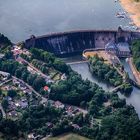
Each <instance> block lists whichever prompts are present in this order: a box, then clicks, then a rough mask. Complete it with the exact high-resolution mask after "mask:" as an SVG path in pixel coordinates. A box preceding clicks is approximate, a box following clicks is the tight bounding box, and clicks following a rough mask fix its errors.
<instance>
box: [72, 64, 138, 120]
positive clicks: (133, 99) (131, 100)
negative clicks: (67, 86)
mask: <svg viewBox="0 0 140 140" xmlns="http://www.w3.org/2000/svg"><path fill="white" fill-rule="evenodd" d="M123 64H124V68H125V70H126V71H127V72H128V73H129V75H131V70H130V67H129V65H128V63H127V62H126V61H123ZM70 66H71V68H72V69H73V70H74V71H76V72H78V73H79V74H81V76H82V78H83V79H88V80H90V81H91V82H93V83H97V84H98V85H99V86H100V87H102V88H103V89H104V90H105V91H110V90H111V89H112V87H110V86H108V85H106V84H105V83H104V82H101V81H99V80H98V79H97V78H95V77H93V76H92V75H91V73H90V71H89V68H88V64H87V63H81V64H73V65H70ZM131 77H132V75H131ZM118 95H119V97H120V98H125V99H126V102H127V104H131V105H133V106H134V107H135V110H136V112H137V114H138V116H139V118H140V90H139V89H137V88H135V87H134V89H133V92H132V94H131V95H130V96H129V97H125V96H124V95H122V94H121V93H118Z"/></svg>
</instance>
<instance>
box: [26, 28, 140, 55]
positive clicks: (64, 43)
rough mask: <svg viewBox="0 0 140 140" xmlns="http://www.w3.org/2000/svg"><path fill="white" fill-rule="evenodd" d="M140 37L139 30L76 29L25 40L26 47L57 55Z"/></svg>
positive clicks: (75, 52) (102, 46)
mask: <svg viewBox="0 0 140 140" xmlns="http://www.w3.org/2000/svg"><path fill="white" fill-rule="evenodd" d="M137 38H140V33H139V32H129V31H123V30H122V29H120V28H119V29H118V31H75V32H65V33H57V34H51V35H46V36H40V37H35V36H32V37H31V38H30V39H27V40H26V41H25V46H26V48H31V47H37V48H40V49H44V50H46V51H49V52H51V53H54V54H55V55H56V56H62V57H63V56H68V55H73V54H80V53H82V52H83V50H85V49H90V48H105V45H106V44H107V43H109V42H129V43H130V42H131V41H132V40H133V39H137Z"/></svg>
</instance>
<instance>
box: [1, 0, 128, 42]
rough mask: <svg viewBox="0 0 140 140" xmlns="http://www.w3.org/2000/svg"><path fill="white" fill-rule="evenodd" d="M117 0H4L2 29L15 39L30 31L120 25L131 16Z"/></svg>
mask: <svg viewBox="0 0 140 140" xmlns="http://www.w3.org/2000/svg"><path fill="white" fill-rule="evenodd" d="M114 1H115V0H0V32H2V33H4V34H5V35H7V36H8V37H9V38H10V39H11V40H12V41H13V42H18V41H22V40H25V39H26V38H28V37H29V36H30V35H32V34H34V35H43V34H47V33H51V32H63V31H69V30H80V29H117V28H118V26H120V25H122V26H126V25H128V23H129V21H130V19H128V18H125V19H119V18H116V13H117V12H119V11H122V7H121V6H120V4H119V2H114Z"/></svg>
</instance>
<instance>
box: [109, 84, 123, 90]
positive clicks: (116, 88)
mask: <svg viewBox="0 0 140 140" xmlns="http://www.w3.org/2000/svg"><path fill="white" fill-rule="evenodd" d="M122 86H123V84H122V85H119V86H117V87H115V88H113V89H112V90H111V91H110V92H115V91H117V90H118V89H119V88H120V87H122Z"/></svg>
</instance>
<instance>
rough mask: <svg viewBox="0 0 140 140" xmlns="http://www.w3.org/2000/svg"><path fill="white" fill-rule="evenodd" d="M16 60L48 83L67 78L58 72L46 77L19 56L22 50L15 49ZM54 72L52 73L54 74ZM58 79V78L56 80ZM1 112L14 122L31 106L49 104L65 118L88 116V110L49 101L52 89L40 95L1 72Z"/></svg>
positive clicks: (19, 80) (30, 136) (25, 84)
mask: <svg viewBox="0 0 140 140" xmlns="http://www.w3.org/2000/svg"><path fill="white" fill-rule="evenodd" d="M25 52H26V54H29V52H28V51H27V50H26V51H25V50H24V53H25ZM13 53H14V57H15V60H16V61H17V62H18V63H21V64H27V65H28V67H27V70H28V71H29V72H30V73H33V74H37V75H39V76H41V77H43V78H44V79H45V81H46V84H47V83H54V82H58V81H60V80H65V79H66V78H67V77H66V75H65V73H58V72H56V73H55V74H54V76H50V75H45V74H44V73H42V72H41V71H40V70H39V69H37V68H36V67H34V66H33V65H32V64H31V63H29V62H27V61H26V60H25V59H23V58H21V57H20V56H19V55H20V54H21V53H23V51H21V49H19V48H17V47H14V50H13ZM54 71H55V70H53V72H52V73H54ZM56 77H57V78H56ZM0 89H1V91H2V92H1V94H0V99H1V102H0V110H1V113H2V116H3V118H8V119H12V120H18V119H19V118H20V117H22V113H23V112H24V111H25V110H26V109H27V108H29V107H30V106H38V105H40V104H42V105H43V106H47V105H48V104H49V105H51V106H53V107H55V108H56V109H60V110H63V111H64V114H63V115H64V117H74V116H75V115H77V114H81V113H82V114H83V115H84V116H85V115H86V114H87V110H84V109H81V108H79V107H76V106H72V105H68V104H64V103H61V102H60V101H53V100H50V99H49V94H50V91H51V89H50V88H49V87H48V86H44V88H43V90H44V91H45V92H46V93H47V95H46V96H43V95H41V94H39V93H38V92H37V91H35V90H34V89H33V88H32V87H31V86H30V85H28V83H25V82H24V81H23V80H22V79H19V78H17V77H15V76H12V75H11V74H10V73H6V72H3V71H0ZM48 126H49V127H52V126H53V124H52V123H50V122H48ZM72 126H73V127H74V128H76V129H80V126H78V125H77V124H72ZM28 138H29V139H33V138H35V135H33V134H29V137H28Z"/></svg>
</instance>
